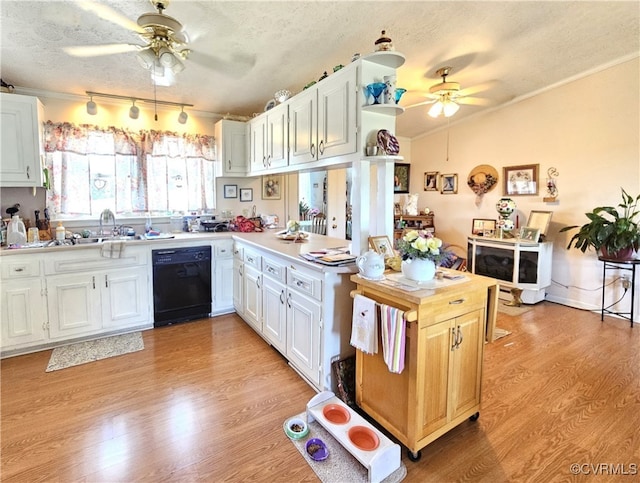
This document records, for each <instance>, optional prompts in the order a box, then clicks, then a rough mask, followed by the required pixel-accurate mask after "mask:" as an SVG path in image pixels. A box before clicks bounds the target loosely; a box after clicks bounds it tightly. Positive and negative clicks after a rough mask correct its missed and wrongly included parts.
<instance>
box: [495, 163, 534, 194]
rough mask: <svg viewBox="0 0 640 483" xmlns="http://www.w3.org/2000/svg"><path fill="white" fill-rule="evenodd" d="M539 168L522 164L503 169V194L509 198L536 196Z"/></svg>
mask: <svg viewBox="0 0 640 483" xmlns="http://www.w3.org/2000/svg"><path fill="white" fill-rule="evenodd" d="M539 166H540V165H539V164H523V165H521V166H506V167H504V168H503V170H504V194H505V195H509V196H521V195H537V194H538V167H539Z"/></svg>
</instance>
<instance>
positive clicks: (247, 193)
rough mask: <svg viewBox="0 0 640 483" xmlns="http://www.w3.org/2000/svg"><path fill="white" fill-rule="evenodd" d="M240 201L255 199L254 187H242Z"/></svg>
mask: <svg viewBox="0 0 640 483" xmlns="http://www.w3.org/2000/svg"><path fill="white" fill-rule="evenodd" d="M240 201H253V188H240Z"/></svg>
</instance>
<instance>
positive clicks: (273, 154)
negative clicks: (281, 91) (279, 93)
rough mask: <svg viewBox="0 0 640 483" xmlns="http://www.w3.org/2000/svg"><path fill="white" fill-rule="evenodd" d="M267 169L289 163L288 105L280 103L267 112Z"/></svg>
mask: <svg viewBox="0 0 640 483" xmlns="http://www.w3.org/2000/svg"><path fill="white" fill-rule="evenodd" d="M266 164H267V169H273V168H281V167H283V166H287V165H288V164H289V106H288V105H286V104H281V105H279V106H277V107H274V108H273V109H271V110H270V111H269V114H267V160H266Z"/></svg>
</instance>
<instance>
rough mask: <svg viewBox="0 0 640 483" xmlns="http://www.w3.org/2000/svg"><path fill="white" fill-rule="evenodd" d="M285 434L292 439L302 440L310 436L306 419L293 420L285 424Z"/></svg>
mask: <svg viewBox="0 0 640 483" xmlns="http://www.w3.org/2000/svg"><path fill="white" fill-rule="evenodd" d="M284 432H285V434H286V435H287V436H289V437H290V438H291V439H300V438H304V437H305V436H306V435H308V434H309V426H308V425H307V422H306V421H305V420H304V419H301V418H291V419H288V420H287V421H285V422H284Z"/></svg>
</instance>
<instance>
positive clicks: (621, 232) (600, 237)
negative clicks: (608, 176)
mask: <svg viewBox="0 0 640 483" xmlns="http://www.w3.org/2000/svg"><path fill="white" fill-rule="evenodd" d="M621 191H622V203H620V204H619V205H618V206H617V207H613V206H599V207H597V208H594V209H593V211H591V212H590V213H585V214H586V215H587V218H589V223H585V224H584V225H582V226H578V225H574V226H567V227H564V228H562V229H561V230H560V232H563V231H569V230H573V229H574V228H579V230H578V231H577V232H576V233H574V235H573V236H572V237H571V239H570V240H569V244H568V245H567V249H569V248H571V247H572V245H573V247H574V248H579V249H580V250H582V252H583V253H584V252H586V251H587V249H588V248H589V247H593V248H595V249H596V251H598V250H599V251H600V254H601V255H602V257H603V258H607V259H611V260H629V259H631V258H633V252H634V250H638V248H640V226H639V223H640V210H639V209H638V203H639V202H640V195H638V196H637V197H636V198H633V197H632V196H631V195H629V194H628V193H627V192H626V191H625V190H624V189H621Z"/></svg>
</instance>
